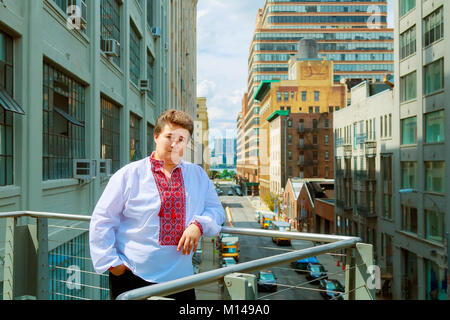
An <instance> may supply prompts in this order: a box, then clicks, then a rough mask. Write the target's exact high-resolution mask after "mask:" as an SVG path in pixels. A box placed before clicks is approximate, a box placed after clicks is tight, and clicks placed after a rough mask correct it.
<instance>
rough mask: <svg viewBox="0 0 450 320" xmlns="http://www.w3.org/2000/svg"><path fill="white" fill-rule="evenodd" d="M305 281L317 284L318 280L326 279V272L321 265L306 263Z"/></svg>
mask: <svg viewBox="0 0 450 320" xmlns="http://www.w3.org/2000/svg"><path fill="white" fill-rule="evenodd" d="M306 271H307V273H306V279H308V280H312V283H317V282H319V280H320V279H327V278H328V276H327V270H325V268H324V267H323V265H321V264H317V263H308V265H307V266H306Z"/></svg>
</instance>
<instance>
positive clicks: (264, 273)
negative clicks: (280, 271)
mask: <svg viewBox="0 0 450 320" xmlns="http://www.w3.org/2000/svg"><path fill="white" fill-rule="evenodd" d="M256 279H257V281H258V290H259V291H277V278H276V277H275V275H274V274H273V272H272V271H270V270H261V271H260V272H258V275H257V276H256Z"/></svg>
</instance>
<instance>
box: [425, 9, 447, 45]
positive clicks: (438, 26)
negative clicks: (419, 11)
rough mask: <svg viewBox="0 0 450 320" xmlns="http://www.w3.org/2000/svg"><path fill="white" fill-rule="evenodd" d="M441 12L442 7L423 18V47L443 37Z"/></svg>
mask: <svg viewBox="0 0 450 320" xmlns="http://www.w3.org/2000/svg"><path fill="white" fill-rule="evenodd" d="M443 12H444V10H443V7H440V8H439V9H437V10H436V11H434V12H433V13H431V14H429V15H428V16H426V17H425V18H424V19H423V34H424V36H423V37H424V47H427V46H428V45H430V44H432V43H433V42H435V41H437V40H439V39H441V38H443V37H444V13H443Z"/></svg>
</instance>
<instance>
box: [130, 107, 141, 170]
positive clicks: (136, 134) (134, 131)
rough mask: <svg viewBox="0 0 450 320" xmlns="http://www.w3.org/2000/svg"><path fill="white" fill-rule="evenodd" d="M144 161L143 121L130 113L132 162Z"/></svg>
mask: <svg viewBox="0 0 450 320" xmlns="http://www.w3.org/2000/svg"><path fill="white" fill-rule="evenodd" d="M140 159H142V152H141V119H139V118H138V116H136V115H134V114H133V113H130V161H136V160H140Z"/></svg>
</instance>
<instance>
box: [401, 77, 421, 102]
mask: <svg viewBox="0 0 450 320" xmlns="http://www.w3.org/2000/svg"><path fill="white" fill-rule="evenodd" d="M416 97H417V72H416V71H414V72H411V73H410V74H407V75H406V76H403V77H400V102H405V101H409V100H413V99H415V98H416Z"/></svg>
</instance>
